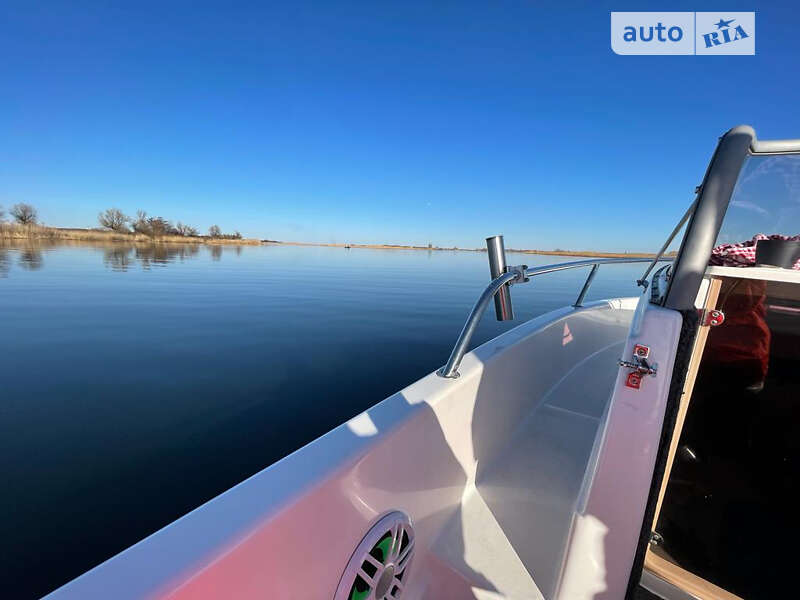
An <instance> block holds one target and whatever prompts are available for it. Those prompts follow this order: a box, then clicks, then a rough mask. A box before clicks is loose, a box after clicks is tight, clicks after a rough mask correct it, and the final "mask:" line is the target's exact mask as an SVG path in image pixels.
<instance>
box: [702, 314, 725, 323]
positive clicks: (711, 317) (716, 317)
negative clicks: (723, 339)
mask: <svg viewBox="0 0 800 600" xmlns="http://www.w3.org/2000/svg"><path fill="white" fill-rule="evenodd" d="M724 322H725V313H724V312H722V311H721V310H710V311H708V312H707V313H706V318H705V319H704V321H703V325H707V326H709V327H716V326H717V325H722V324H723V323H724Z"/></svg>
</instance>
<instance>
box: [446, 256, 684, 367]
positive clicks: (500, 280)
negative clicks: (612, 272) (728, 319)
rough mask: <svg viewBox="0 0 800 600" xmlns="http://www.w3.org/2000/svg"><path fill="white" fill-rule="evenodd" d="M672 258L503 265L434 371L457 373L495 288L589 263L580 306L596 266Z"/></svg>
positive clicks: (580, 297) (663, 260)
mask: <svg viewBox="0 0 800 600" xmlns="http://www.w3.org/2000/svg"><path fill="white" fill-rule="evenodd" d="M672 260H673V258H663V257H657V258H655V259H652V258H593V259H587V260H576V261H573V262H566V263H557V264H554V265H544V266H541V267H533V268H528V267H527V266H526V265H522V266H520V267H507V272H506V273H503V274H502V275H500V276H499V277H497V278H496V279H494V280H492V281H491V282H490V283H489V285H487V286H486V289H484V290H483V293H482V294H481V295H480V297H479V298H478V301H477V302H475V306H473V307H472V310H471V311H470V313H469V316H468V317H467V321H466V323H464V328H463V329H462V330H461V333H460V334H459V336H458V339H457V340H456V343H455V345H454V346H453V351H452V352H451V353H450V358H448V359H447V364H445V366H443V367H442V368H441V369H439V370H438V371H436V374H437V375H439V377H446V378H448V379H456V378H457V377H458V376H459V374H458V367H459V366H460V365H461V359H463V358H464V354H466V353H467V346H468V345H469V342H470V340H471V339H472V335H473V334H474V333H475V330H476V329H477V328H478V323H479V322H480V320H481V317H482V316H483V313H484V312H485V311H486V307H487V306H488V305H489V302H491V300H492V298H494V296H495V294H496V293H497V292H498V290H500V289H503V288H504V287H505V286H506V285H507V284H508V285H513V284H517V283H525V282H527V281H529V279H530V278H531V277H536V276H537V275H544V274H546V273H555V272H556V271H566V270H568V269H578V268H581V267H589V266H591V267H592V270H591V271H590V272H589V276H588V277H587V278H586V282H585V283H584V284H583V288H582V289H581V291H580V294H578V298H577V299H576V301H575V304H573V305H572V306H573V307H575V308H580V307H581V306H582V305H583V299H584V298H585V297H586V293H587V292H588V291H589V287H590V286H591V285H592V281H593V280H594V276H595V275H596V274H597V270H598V269H599V268H600V265H606V264H621V263H644V262H646V263H649V262H665V261H672Z"/></svg>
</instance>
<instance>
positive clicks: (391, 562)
mask: <svg viewBox="0 0 800 600" xmlns="http://www.w3.org/2000/svg"><path fill="white" fill-rule="evenodd" d="M413 557H414V529H413V527H412V526H411V521H410V519H409V518H408V516H407V515H405V514H403V513H402V512H400V511H394V512H391V513H389V514H388V515H385V516H384V517H382V518H381V519H380V520H379V521H378V522H377V523H375V525H373V526H372V528H371V529H370V530H369V531H368V532H367V534H366V535H365V536H364V539H362V540H361V543H360V544H359V545H358V547H357V548H356V551H355V552H354V553H353V556H352V557H351V558H350V562H348V563H347V567H346V568H345V570H344V574H343V575H342V578H341V580H340V581H339V587H338V588H337V589H336V595H335V596H334V600H399V598H401V597H402V595H403V590H404V589H405V587H406V586H407V585H408V572H409V566H410V565H411V559H412V558H413Z"/></svg>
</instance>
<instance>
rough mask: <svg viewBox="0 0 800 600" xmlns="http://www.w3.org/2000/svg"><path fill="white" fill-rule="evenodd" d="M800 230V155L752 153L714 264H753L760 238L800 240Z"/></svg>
mask: <svg viewBox="0 0 800 600" xmlns="http://www.w3.org/2000/svg"><path fill="white" fill-rule="evenodd" d="M798 234H800V155H796V154H794V155H788V154H787V155H774V156H751V157H749V158H748V159H747V161H746V162H745V164H744V167H743V168H742V172H741V173H740V175H739V180H738V181H737V183H736V188H735V189H734V191H733V196H732V198H731V202H730V205H729V206H728V211H727V213H726V214H725V219H724V221H723V222H722V228H721V229H720V232H719V236H717V243H716V244H715V246H716V247H715V248H714V251H713V252H712V257H711V264H718V265H727V266H752V265H754V264H756V246H757V245H758V243H759V242H760V241H762V240H767V239H776V240H787V239H792V238H795V239H798V240H800V237H798ZM777 243H780V242H777ZM786 266H788V265H786Z"/></svg>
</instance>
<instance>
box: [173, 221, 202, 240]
mask: <svg viewBox="0 0 800 600" xmlns="http://www.w3.org/2000/svg"><path fill="white" fill-rule="evenodd" d="M175 231H176V232H177V233H178V235H182V236H184V237H197V229H195V228H194V227H192V226H190V225H184V224H183V223H181V222H180V221H178V223H177V224H176V225H175Z"/></svg>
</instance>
